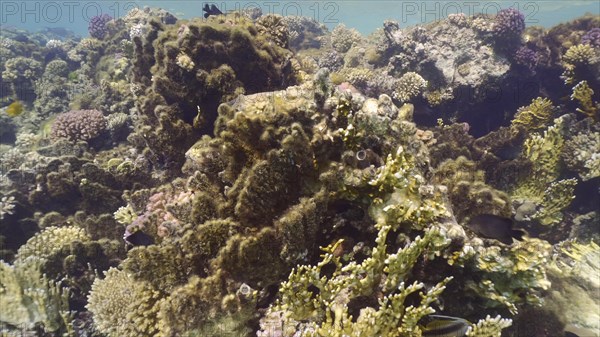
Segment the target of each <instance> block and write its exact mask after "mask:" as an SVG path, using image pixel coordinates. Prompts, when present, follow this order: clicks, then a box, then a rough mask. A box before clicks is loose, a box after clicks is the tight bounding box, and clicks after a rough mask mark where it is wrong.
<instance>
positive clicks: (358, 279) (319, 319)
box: [259, 224, 451, 337]
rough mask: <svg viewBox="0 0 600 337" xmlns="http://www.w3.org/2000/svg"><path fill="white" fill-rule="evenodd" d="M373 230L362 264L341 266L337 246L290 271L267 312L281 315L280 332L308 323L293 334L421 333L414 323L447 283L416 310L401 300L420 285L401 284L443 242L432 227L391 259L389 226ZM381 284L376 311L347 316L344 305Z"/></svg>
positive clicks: (423, 299) (423, 298)
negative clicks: (330, 271)
mask: <svg viewBox="0 0 600 337" xmlns="http://www.w3.org/2000/svg"><path fill="white" fill-rule="evenodd" d="M377 226H378V227H379V234H378V237H377V239H376V244H377V246H376V247H375V248H374V249H373V253H372V255H371V256H370V257H369V258H367V259H365V260H364V261H363V262H361V263H357V262H350V263H349V264H347V265H345V266H343V265H342V263H341V261H340V257H338V256H336V255H335V254H334V251H335V247H336V245H339V242H337V243H334V244H333V245H331V246H329V247H327V248H325V249H324V252H325V253H324V254H323V255H322V257H323V260H322V261H321V262H320V263H319V264H317V265H316V266H300V267H298V268H297V269H296V270H294V271H292V273H291V274H290V277H289V279H288V281H286V282H284V283H283V284H282V285H281V288H280V293H281V299H280V300H279V301H278V303H277V305H275V306H273V307H271V308H270V311H271V313H273V312H277V311H283V312H284V313H285V314H284V315H283V319H284V326H283V328H282V329H283V330H284V331H289V332H292V334H293V333H294V331H293V330H295V327H296V324H297V323H298V322H299V321H309V322H310V324H309V326H307V327H306V328H305V329H302V331H297V332H298V333H300V335H301V336H323V337H325V336H327V337H342V336H362V335H365V336H366V335H368V336H388V337H394V336H398V337H399V336H407V335H411V336H413V335H414V336H418V335H420V334H421V330H420V328H419V326H418V322H419V320H420V319H421V318H422V317H424V316H426V315H429V314H432V313H433V312H435V310H434V309H433V308H431V307H430V304H431V303H432V302H433V301H435V300H436V299H437V298H438V296H439V295H440V294H441V292H442V291H443V290H444V288H445V286H446V284H447V283H448V282H449V281H450V280H451V278H446V279H444V280H442V281H441V282H440V283H438V284H437V285H435V286H434V287H432V288H430V289H429V290H428V291H426V292H425V291H421V292H420V295H421V303H420V304H419V305H417V306H406V305H405V304H404V300H405V299H406V297H407V296H408V295H410V294H412V293H416V292H418V291H420V290H422V289H423V288H424V284H423V283H420V282H414V283H412V284H406V283H405V281H406V275H407V272H408V271H409V270H410V269H412V266H413V265H414V264H415V263H416V261H417V259H418V258H419V256H421V255H422V254H423V253H424V252H425V251H428V252H436V251H438V252H439V251H441V249H442V248H443V247H445V246H446V245H447V244H448V240H447V239H445V238H444V236H443V235H442V234H441V233H440V230H439V229H437V228H435V227H432V228H430V229H428V230H426V231H425V234H424V235H423V237H422V238H421V237H417V238H416V239H415V240H414V241H413V242H412V243H411V244H409V245H408V246H406V247H404V248H402V249H400V250H398V252H397V253H396V254H387V253H386V248H387V244H386V238H387V235H388V233H389V231H390V230H391V226H389V225H383V224H378V225H377ZM329 265H334V266H335V271H334V272H333V274H332V276H331V277H321V276H320V275H321V273H322V269H323V268H324V267H325V266H329ZM383 279H385V280H386V281H385V284H384V286H383V288H382V289H381V290H380V291H382V292H383V294H384V297H383V299H381V300H380V301H379V306H378V308H377V309H376V308H373V307H367V308H365V309H363V310H361V312H360V314H359V315H358V317H354V318H355V319H354V318H353V317H352V316H351V315H350V314H349V312H348V303H349V302H350V301H351V300H352V299H354V298H357V297H359V296H372V295H374V294H375V292H376V291H377V288H378V286H379V285H380V282H381V280H383ZM314 288H317V289H318V291H314V290H313V289H314ZM259 335H260V334H259Z"/></svg>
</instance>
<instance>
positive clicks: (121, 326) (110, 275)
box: [87, 268, 159, 337]
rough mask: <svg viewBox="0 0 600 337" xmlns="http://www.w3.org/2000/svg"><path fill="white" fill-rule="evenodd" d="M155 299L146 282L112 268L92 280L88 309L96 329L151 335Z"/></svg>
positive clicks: (119, 336) (117, 335) (114, 334)
mask: <svg viewBox="0 0 600 337" xmlns="http://www.w3.org/2000/svg"><path fill="white" fill-rule="evenodd" d="M158 298H159V297H158V292H157V291H156V290H154V289H152V287H150V286H149V285H148V284H147V283H145V282H139V281H136V280H134V279H133V277H132V276H131V275H129V273H127V272H126V271H122V270H118V269H115V268H111V269H109V270H108V271H107V272H105V277H104V278H103V279H100V278H98V279H96V281H94V284H93V285H92V291H91V292H90V295H89V297H88V304H87V309H88V310H89V311H90V312H92V313H93V314H94V324H95V326H96V327H97V329H98V330H99V331H100V332H102V333H105V334H107V335H109V336H111V337H124V336H140V335H141V336H154V335H155V334H156V333H157V331H158V327H157V324H156V314H157V311H158V307H157V305H156V302H157V300H158Z"/></svg>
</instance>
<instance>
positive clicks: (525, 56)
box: [514, 46, 538, 71]
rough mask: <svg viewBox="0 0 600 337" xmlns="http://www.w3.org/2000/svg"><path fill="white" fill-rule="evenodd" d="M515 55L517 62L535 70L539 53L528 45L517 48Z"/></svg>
mask: <svg viewBox="0 0 600 337" xmlns="http://www.w3.org/2000/svg"><path fill="white" fill-rule="evenodd" d="M514 57H515V62H516V63H517V64H520V65H522V66H525V67H527V68H528V69H529V70H531V71H533V70H534V69H535V67H536V66H537V64H538V54H537V53H536V52H535V51H534V50H532V49H530V48H528V47H526V46H522V47H520V48H519V49H517V51H516V52H515V56H514Z"/></svg>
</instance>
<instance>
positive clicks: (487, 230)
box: [467, 214, 527, 245]
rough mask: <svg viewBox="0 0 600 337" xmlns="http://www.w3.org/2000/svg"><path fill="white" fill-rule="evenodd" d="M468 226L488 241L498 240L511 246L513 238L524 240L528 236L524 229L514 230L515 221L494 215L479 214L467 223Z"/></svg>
mask: <svg viewBox="0 0 600 337" xmlns="http://www.w3.org/2000/svg"><path fill="white" fill-rule="evenodd" d="M467 226H468V227H469V228H470V229H471V230H472V231H473V232H475V233H477V234H479V235H481V236H483V237H486V238H488V239H496V240H498V241H500V242H502V243H505V244H507V245H510V244H511V243H512V242H513V238H514V239H517V240H521V239H523V235H525V234H527V233H526V232H525V231H524V230H522V229H513V220H512V219H510V218H505V217H501V216H498V215H493V214H479V215H477V216H475V217H473V218H471V220H469V222H468V223H467Z"/></svg>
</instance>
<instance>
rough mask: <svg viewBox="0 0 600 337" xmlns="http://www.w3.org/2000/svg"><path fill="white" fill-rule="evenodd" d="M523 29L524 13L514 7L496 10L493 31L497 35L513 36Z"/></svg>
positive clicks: (519, 33)
mask: <svg viewBox="0 0 600 337" xmlns="http://www.w3.org/2000/svg"><path fill="white" fill-rule="evenodd" d="M524 30H525V15H523V13H521V12H519V10H517V9H515V8H506V9H502V10H500V11H498V14H497V15H496V17H495V19H494V26H493V32H494V34H495V35H496V36H499V37H504V38H506V37H515V36H519V35H521V33H523V31H524Z"/></svg>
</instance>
